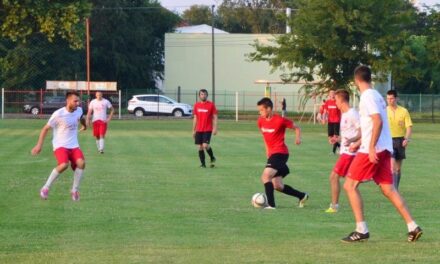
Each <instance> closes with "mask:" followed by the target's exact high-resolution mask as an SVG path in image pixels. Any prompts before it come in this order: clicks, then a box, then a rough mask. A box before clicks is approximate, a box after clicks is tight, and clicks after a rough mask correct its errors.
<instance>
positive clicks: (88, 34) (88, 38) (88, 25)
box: [86, 18, 90, 101]
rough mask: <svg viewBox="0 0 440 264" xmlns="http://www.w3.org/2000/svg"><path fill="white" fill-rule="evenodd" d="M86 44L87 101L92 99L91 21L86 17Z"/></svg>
mask: <svg viewBox="0 0 440 264" xmlns="http://www.w3.org/2000/svg"><path fill="white" fill-rule="evenodd" d="M86 46H87V48H86V49H87V97H88V99H87V101H88V100H90V22H89V19H88V18H86Z"/></svg>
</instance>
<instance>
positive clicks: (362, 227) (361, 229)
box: [356, 221, 368, 234]
mask: <svg viewBox="0 0 440 264" xmlns="http://www.w3.org/2000/svg"><path fill="white" fill-rule="evenodd" d="M356 232H358V233H361V234H366V233H368V227H367V222H365V221H363V222H358V223H356Z"/></svg>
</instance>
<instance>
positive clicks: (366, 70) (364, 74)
mask: <svg viewBox="0 0 440 264" xmlns="http://www.w3.org/2000/svg"><path fill="white" fill-rule="evenodd" d="M354 77H355V78H358V79H360V80H361V81H364V82H368V83H370V82H371V69H370V67H368V66H365V65H361V66H357V67H356V69H355V70H354Z"/></svg>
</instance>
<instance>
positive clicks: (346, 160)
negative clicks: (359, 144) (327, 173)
mask: <svg viewBox="0 0 440 264" xmlns="http://www.w3.org/2000/svg"><path fill="white" fill-rule="evenodd" d="M354 157H355V155H348V154H341V156H339V159H338V161H337V162H336V164H335V167H334V168H333V171H334V172H335V173H336V174H338V175H339V176H342V177H345V175H347V172H348V168H350V164H351V162H352V161H353V159H354Z"/></svg>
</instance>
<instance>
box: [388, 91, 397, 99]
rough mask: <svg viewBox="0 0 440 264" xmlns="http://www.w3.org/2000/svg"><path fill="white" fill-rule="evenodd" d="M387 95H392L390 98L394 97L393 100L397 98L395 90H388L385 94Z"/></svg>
mask: <svg viewBox="0 0 440 264" xmlns="http://www.w3.org/2000/svg"><path fill="white" fill-rule="evenodd" d="M387 95H392V96H394V97H395V98H397V91H396V90H389V91H388V92H387Z"/></svg>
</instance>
